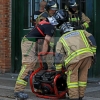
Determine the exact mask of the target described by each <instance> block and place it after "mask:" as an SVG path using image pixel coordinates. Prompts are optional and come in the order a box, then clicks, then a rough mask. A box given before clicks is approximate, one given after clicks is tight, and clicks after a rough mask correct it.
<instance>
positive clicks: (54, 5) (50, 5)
mask: <svg viewBox="0 0 100 100" xmlns="http://www.w3.org/2000/svg"><path fill="white" fill-rule="evenodd" d="M45 9H46V10H47V11H48V10H50V9H52V10H57V9H58V4H57V3H56V2H54V1H53V0H50V1H48V3H47V5H46V6H45Z"/></svg>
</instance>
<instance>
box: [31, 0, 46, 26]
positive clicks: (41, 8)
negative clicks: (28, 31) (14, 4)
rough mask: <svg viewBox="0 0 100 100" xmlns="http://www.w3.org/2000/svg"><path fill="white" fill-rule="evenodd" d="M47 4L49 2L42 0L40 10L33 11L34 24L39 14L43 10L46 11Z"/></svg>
mask: <svg viewBox="0 0 100 100" xmlns="http://www.w3.org/2000/svg"><path fill="white" fill-rule="evenodd" d="M46 4H47V2H46V1H45V0H42V1H41V2H40V5H39V6H40V9H39V10H38V11H35V12H34V13H33V15H32V23H33V25H34V26H35V24H36V21H35V20H36V18H37V16H38V15H40V14H41V13H42V12H44V11H45V6H46Z"/></svg>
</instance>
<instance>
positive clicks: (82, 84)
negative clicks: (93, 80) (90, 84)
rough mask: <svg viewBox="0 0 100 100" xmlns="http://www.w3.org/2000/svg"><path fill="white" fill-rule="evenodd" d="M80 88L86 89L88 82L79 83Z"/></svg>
mask: <svg viewBox="0 0 100 100" xmlns="http://www.w3.org/2000/svg"><path fill="white" fill-rule="evenodd" d="M79 86H82V87H86V86H87V82H80V81H79Z"/></svg>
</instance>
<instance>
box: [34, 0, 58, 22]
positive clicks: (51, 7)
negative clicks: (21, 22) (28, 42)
mask: <svg viewBox="0 0 100 100" xmlns="http://www.w3.org/2000/svg"><path fill="white" fill-rule="evenodd" d="M57 9H58V6H57V3H56V2H54V1H53V0H50V1H48V2H47V4H46V6H45V11H44V12H43V13H41V14H40V15H38V17H37V18H36V24H38V23H39V22H40V21H41V17H42V16H43V15H45V17H52V16H53V15H54V14H55V12H56V10H57Z"/></svg>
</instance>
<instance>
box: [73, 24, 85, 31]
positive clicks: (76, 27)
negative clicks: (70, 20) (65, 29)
mask: <svg viewBox="0 0 100 100" xmlns="http://www.w3.org/2000/svg"><path fill="white" fill-rule="evenodd" d="M81 29H84V27H83V26H82V25H80V26H75V27H74V30H81Z"/></svg>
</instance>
